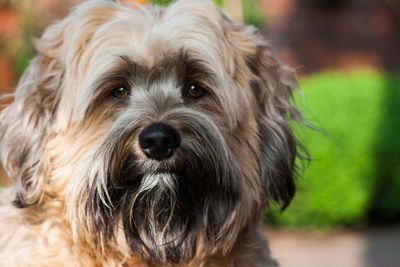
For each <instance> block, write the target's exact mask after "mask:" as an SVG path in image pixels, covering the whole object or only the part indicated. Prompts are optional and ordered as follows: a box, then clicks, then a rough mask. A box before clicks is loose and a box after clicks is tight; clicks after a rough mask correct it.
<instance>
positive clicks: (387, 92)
mask: <svg viewBox="0 0 400 267" xmlns="http://www.w3.org/2000/svg"><path fill="white" fill-rule="evenodd" d="M301 89H302V93H303V96H302V97H297V99H296V102H298V105H299V106H300V107H301V109H302V110H303V112H304V114H305V117H306V118H307V119H308V120H309V121H311V123H312V124H314V125H316V126H317V127H318V128H320V129H321V131H314V130H311V129H305V127H303V126H297V127H295V128H296V132H297V133H298V136H299V137H300V139H301V140H302V141H303V142H304V144H305V145H306V147H307V148H308V150H309V152H310V155H311V157H312V159H313V160H312V162H311V163H310V165H309V166H308V167H307V168H306V170H305V171H304V172H303V173H301V175H300V178H299V179H298V193H297V195H296V197H295V199H294V201H293V202H292V204H291V205H290V206H289V208H288V209H287V210H286V211H284V212H283V213H282V214H281V213H279V212H278V211H277V210H276V209H275V210H273V211H272V212H271V214H270V216H269V217H270V221H272V222H274V223H277V224H281V225H289V226H305V227H315V226H316V227H325V228H326V227H332V226H346V225H361V224H364V223H368V222H370V221H374V220H385V221H387V220H396V219H399V218H400V193H399V192H400V138H399V137H400V135H399V134H400V119H399V115H400V110H399V109H398V105H399V103H400V91H399V90H400V78H399V77H395V76H388V75H383V74H380V73H376V72H370V71H361V72H357V73H353V74H344V73H334V72H333V73H322V74H317V75H314V76H312V77H309V78H306V79H303V80H302V81H301Z"/></svg>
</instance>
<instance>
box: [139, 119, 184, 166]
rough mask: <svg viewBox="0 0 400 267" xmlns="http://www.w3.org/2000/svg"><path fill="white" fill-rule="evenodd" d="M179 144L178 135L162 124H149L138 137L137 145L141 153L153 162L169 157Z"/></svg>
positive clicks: (172, 129)
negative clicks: (153, 160)
mask: <svg viewBox="0 0 400 267" xmlns="http://www.w3.org/2000/svg"><path fill="white" fill-rule="evenodd" d="M180 142H181V139H180V136H179V133H178V132H177V131H176V130H175V129H174V128H172V127H171V126H169V125H166V124H164V123H154V124H151V125H150V126H147V127H146V128H145V129H144V130H143V132H141V133H140V135H139V145H140V147H141V149H142V151H143V153H144V154H145V155H146V156H147V157H148V158H151V159H155V160H163V159H167V158H169V157H171V156H172V154H173V153H174V151H175V149H176V148H178V147H179V145H180Z"/></svg>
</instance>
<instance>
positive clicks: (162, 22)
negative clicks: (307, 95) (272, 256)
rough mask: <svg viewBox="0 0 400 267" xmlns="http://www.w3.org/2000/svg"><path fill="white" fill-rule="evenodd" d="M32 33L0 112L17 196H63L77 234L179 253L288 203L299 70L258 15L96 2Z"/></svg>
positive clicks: (227, 245)
mask: <svg viewBox="0 0 400 267" xmlns="http://www.w3.org/2000/svg"><path fill="white" fill-rule="evenodd" d="M36 46H37V49H38V55H37V56H36V57H35V58H34V59H33V61H32V62H31V64H30V66H29V68H28V70H27V71H26V72H25V74H24V76H23V77H22V79H21V81H20V83H19V86H18V89H17V91H16V95H15V102H14V103H13V104H11V105H10V106H9V107H8V108H6V109H5V110H4V111H3V112H2V114H1V138H2V141H1V147H0V148H1V156H2V161H3V165H4V166H5V168H6V170H7V172H8V174H9V175H10V176H11V177H12V178H14V179H15V181H16V182H15V183H16V186H17V188H18V193H17V195H16V200H15V204H16V205H18V206H19V207H21V208H23V207H27V206H37V205H42V204H43V203H45V202H47V201H54V200H55V199H57V200H59V201H61V202H63V203H65V210H66V212H67V215H68V216H67V218H68V221H69V223H70V224H71V226H72V228H73V230H74V234H75V235H76V236H78V237H80V238H96V240H97V241H98V243H99V246H105V244H107V243H108V242H110V241H111V240H116V239H118V240H119V241H118V242H120V238H119V237H120V236H123V240H125V241H124V242H126V244H128V245H129V247H130V248H131V250H132V251H134V252H137V253H139V254H140V255H141V256H142V257H143V258H145V259H146V260H149V261H153V262H158V263H167V262H170V263H178V262H186V261H189V260H190V259H192V258H193V257H195V256H196V255H198V254H200V253H206V254H208V255H213V254H216V253H227V252H228V251H229V250H230V249H231V248H232V246H233V244H234V243H235V240H236V238H237V235H238V234H239V233H240V232H241V231H242V230H243V229H244V228H246V227H247V226H249V225H251V224H254V223H256V222H257V220H258V219H259V217H260V215H261V214H262V212H263V210H264V208H265V206H266V205H267V204H268V203H269V202H270V201H277V202H279V203H281V204H282V206H283V207H285V206H286V205H288V203H289V202H290V200H291V198H292V197H293V195H294V192H295V186H294V179H293V172H294V160H295V157H296V154H297V152H296V142H295V139H294V136H293V134H292V131H291V130H290V128H289V125H288V119H290V118H298V116H299V114H298V113H297V111H296V109H295V108H294V107H292V106H291V105H290V97H291V95H292V89H293V87H294V85H295V80H294V78H293V75H292V73H291V72H290V71H289V70H288V69H286V68H285V67H283V66H282V65H281V64H280V63H279V62H278V61H277V60H276V59H275V58H274V57H273V56H272V54H271V52H270V49H269V46H268V44H267V42H266V41H265V40H264V38H263V37H262V36H261V35H260V33H259V32H258V31H257V30H256V29H255V28H254V27H251V26H244V25H241V24H236V23H234V22H232V21H230V20H229V19H228V18H227V17H226V16H224V14H223V13H222V12H221V11H220V10H219V9H217V8H216V7H215V6H214V5H213V4H212V3H211V2H209V1H190V0H187V1H186V0H181V1H178V2H177V3H175V4H173V5H172V6H170V7H169V8H166V9H160V8H155V7H149V8H139V9H136V10H132V9H130V8H129V7H124V6H121V5H119V4H116V3H114V2H111V1H89V2H87V3H85V4H83V5H81V6H79V7H77V8H76V9H75V10H74V11H73V12H72V13H71V14H70V15H69V16H68V17H67V18H66V19H64V20H63V21H61V22H59V23H57V24H55V25H53V26H51V27H49V28H48V29H47V30H46V32H45V33H44V35H43V37H42V38H41V39H40V40H38V42H37V44H36ZM121 233H122V234H121Z"/></svg>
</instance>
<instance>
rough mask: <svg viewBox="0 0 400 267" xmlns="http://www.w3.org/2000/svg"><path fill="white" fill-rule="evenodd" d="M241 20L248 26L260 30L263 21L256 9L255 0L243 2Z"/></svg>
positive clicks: (258, 10) (244, 0) (257, 8)
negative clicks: (250, 25)
mask: <svg viewBox="0 0 400 267" xmlns="http://www.w3.org/2000/svg"><path fill="white" fill-rule="evenodd" d="M243 18H244V21H245V22H246V23H248V24H252V25H254V26H256V27H258V28H262V27H263V24H264V19H263V17H262V15H261V12H260V9H259V7H258V3H257V0H243Z"/></svg>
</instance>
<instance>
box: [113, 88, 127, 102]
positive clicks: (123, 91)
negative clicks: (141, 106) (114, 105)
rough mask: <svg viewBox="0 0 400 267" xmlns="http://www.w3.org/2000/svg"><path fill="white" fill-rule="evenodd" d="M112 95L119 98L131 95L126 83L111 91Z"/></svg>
mask: <svg viewBox="0 0 400 267" xmlns="http://www.w3.org/2000/svg"><path fill="white" fill-rule="evenodd" d="M111 95H112V96H113V97H115V98H118V99H126V98H128V96H129V89H128V87H127V86H125V85H118V86H116V87H115V89H113V90H112V91H111Z"/></svg>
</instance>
